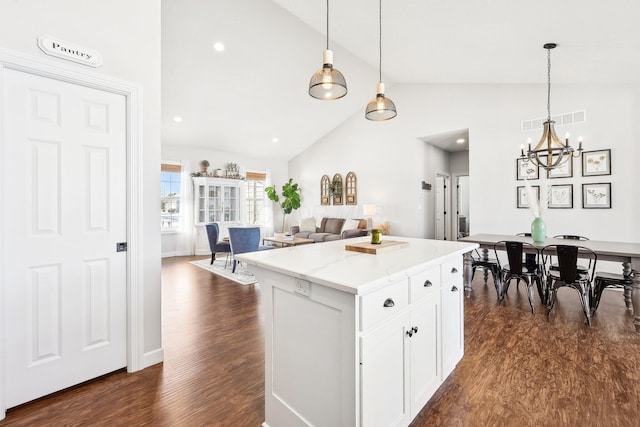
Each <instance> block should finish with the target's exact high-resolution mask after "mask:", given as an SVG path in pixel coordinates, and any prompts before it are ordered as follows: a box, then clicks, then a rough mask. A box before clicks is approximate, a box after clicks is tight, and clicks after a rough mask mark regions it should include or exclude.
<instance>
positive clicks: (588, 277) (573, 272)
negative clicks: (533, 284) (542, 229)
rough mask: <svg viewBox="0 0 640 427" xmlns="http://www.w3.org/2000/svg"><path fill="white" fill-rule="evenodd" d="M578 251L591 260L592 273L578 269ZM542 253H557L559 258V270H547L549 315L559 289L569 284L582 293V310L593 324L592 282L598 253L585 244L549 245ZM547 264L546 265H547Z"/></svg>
mask: <svg viewBox="0 0 640 427" xmlns="http://www.w3.org/2000/svg"><path fill="white" fill-rule="evenodd" d="M578 252H580V253H581V256H582V257H586V258H589V260H590V265H591V269H590V273H589V271H588V272H586V273H584V272H581V271H579V270H578ZM542 255H543V256H544V255H555V256H557V258H558V270H548V271H547V293H548V295H547V315H551V311H552V310H553V307H554V305H555V303H556V298H557V292H558V289H559V288H561V287H563V286H567V287H570V288H573V289H575V290H576V291H578V293H579V294H580V303H581V304H582V311H583V313H584V316H585V318H586V320H587V325H589V326H591V305H590V302H589V299H590V296H591V284H592V279H593V277H594V274H595V268H596V263H597V261H598V255H596V253H595V252H593V251H592V250H591V249H589V248H585V247H584V246H567V245H548V246H545V247H544V248H543V249H542ZM544 261H545V260H544V258H543V262H544ZM545 266H546V265H545Z"/></svg>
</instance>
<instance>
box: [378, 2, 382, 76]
mask: <svg viewBox="0 0 640 427" xmlns="http://www.w3.org/2000/svg"><path fill="white" fill-rule="evenodd" d="M378 11H379V15H378V24H379V32H378V34H379V41H380V44H379V49H380V50H379V54H378V73H379V74H378V77H379V81H380V82H382V0H380V4H379V8H378Z"/></svg>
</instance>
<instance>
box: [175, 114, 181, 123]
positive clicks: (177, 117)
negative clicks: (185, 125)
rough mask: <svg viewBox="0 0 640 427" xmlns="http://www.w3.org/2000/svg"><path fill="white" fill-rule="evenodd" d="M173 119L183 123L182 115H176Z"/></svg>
mask: <svg viewBox="0 0 640 427" xmlns="http://www.w3.org/2000/svg"><path fill="white" fill-rule="evenodd" d="M173 121H174V122H176V123H182V117H180V116H175V117H174V118H173Z"/></svg>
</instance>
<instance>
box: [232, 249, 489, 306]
mask: <svg viewBox="0 0 640 427" xmlns="http://www.w3.org/2000/svg"><path fill="white" fill-rule="evenodd" d="M370 239H371V237H369V236H366V237H357V238H353V239H346V240H336V241H332V242H324V243H315V244H308V245H301V246H295V247H286V248H278V249H274V250H269V251H259V252H251V253H246V254H241V255H237V256H236V259H238V260H240V261H243V262H246V263H247V264H248V265H249V270H253V271H255V270H254V268H253V267H254V266H256V267H262V268H264V269H267V270H271V271H276V272H280V273H284V274H286V275H288V276H293V277H296V278H299V279H303V280H307V281H310V282H313V283H319V284H322V285H325V286H328V287H331V288H334V289H338V290H341V291H344V292H349V293H352V294H356V295H364V294H367V293H369V292H372V291H375V290H377V289H379V288H382V287H384V286H386V285H388V284H391V283H394V282H396V281H398V280H400V279H402V278H406V277H408V276H411V275H413V274H415V273H417V272H420V271H423V270H426V269H428V268H430V267H431V266H434V265H438V264H441V263H442V262H444V261H446V260H456V259H457V257H460V258H462V255H463V254H464V253H466V252H469V251H471V250H473V249H475V248H477V247H478V245H477V244H475V243H469V242H455V241H443V240H427V239H417V238H410V237H397V236H382V240H394V241H403V242H408V243H409V245H408V246H407V247H404V248H400V249H394V250H389V251H387V252H383V253H380V254H365V253H359V252H353V251H347V250H346V249H345V245H347V244H354V243H362V242H368V241H370Z"/></svg>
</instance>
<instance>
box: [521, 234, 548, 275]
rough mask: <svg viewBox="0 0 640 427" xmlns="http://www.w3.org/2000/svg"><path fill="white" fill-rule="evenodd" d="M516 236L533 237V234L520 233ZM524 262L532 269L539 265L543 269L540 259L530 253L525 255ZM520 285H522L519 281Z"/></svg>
mask: <svg viewBox="0 0 640 427" xmlns="http://www.w3.org/2000/svg"><path fill="white" fill-rule="evenodd" d="M516 236H521V237H531V233H518V234H516ZM524 262H525V264H526V265H527V267H529V268H531V267H533V266H534V265H538V266H539V268H542V265H541V263H540V259H539V257H538V256H537V255H536V254H530V253H525V254H524ZM518 283H520V282H519V281H518Z"/></svg>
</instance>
